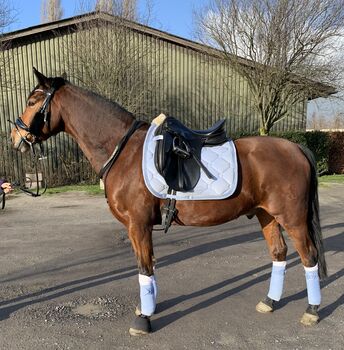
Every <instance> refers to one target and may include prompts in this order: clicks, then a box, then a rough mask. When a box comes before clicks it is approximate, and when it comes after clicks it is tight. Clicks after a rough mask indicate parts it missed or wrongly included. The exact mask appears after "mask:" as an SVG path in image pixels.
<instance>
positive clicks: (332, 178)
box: [319, 174, 344, 184]
mask: <svg viewBox="0 0 344 350" xmlns="http://www.w3.org/2000/svg"><path fill="white" fill-rule="evenodd" d="M319 183H320V184H321V183H335V184H344V174H343V175H342V174H337V175H324V176H320V177H319Z"/></svg>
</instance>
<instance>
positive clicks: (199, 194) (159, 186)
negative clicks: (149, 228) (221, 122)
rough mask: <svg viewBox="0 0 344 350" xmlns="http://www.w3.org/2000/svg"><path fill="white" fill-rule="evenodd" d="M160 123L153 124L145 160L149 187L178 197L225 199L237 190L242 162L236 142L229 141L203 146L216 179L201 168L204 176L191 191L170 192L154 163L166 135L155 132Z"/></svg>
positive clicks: (156, 193)
mask: <svg viewBox="0 0 344 350" xmlns="http://www.w3.org/2000/svg"><path fill="white" fill-rule="evenodd" d="M157 127H158V126H157V125H155V124H152V125H151V126H150V128H149V130H148V132H147V135H146V139H145V143H144V146H143V160H142V171H143V177H144V180H145V183H146V186H147V188H148V189H149V191H150V192H151V193H152V194H153V195H154V196H156V197H158V198H174V199H178V200H207V199H224V198H227V197H229V196H231V195H232V194H233V193H234V191H235V189H236V186H237V181H238V165H237V157H236V149H235V145H234V142H233V141H228V142H226V143H225V144H223V145H221V146H212V147H203V148H202V154H201V159H202V163H203V164H204V165H205V167H206V168H207V169H208V170H209V171H210V172H211V174H213V175H214V176H215V178H216V179H215V180H213V179H209V178H208V177H207V175H206V174H205V173H204V172H203V170H202V169H201V177H200V180H199V181H198V183H197V185H196V187H195V188H194V189H193V190H192V191H191V192H177V193H176V195H172V194H168V193H167V190H168V185H167V184H166V182H165V180H164V178H163V177H162V176H161V175H160V174H159V173H158V172H157V170H156V167H155V163H154V152H155V147H156V142H157V140H159V139H161V137H162V136H157V137H155V136H154V134H155V130H156V129H157Z"/></svg>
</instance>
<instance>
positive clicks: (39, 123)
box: [8, 83, 56, 197]
mask: <svg viewBox="0 0 344 350" xmlns="http://www.w3.org/2000/svg"><path fill="white" fill-rule="evenodd" d="M55 91H56V88H55V87H54V83H53V84H52V87H51V88H50V89H49V90H42V89H35V90H34V91H33V93H34V92H43V93H44V94H45V99H44V101H43V103H42V106H41V108H40V109H39V111H38V112H36V114H35V115H34V117H33V119H32V121H31V124H30V125H27V124H26V123H25V122H24V121H23V119H22V118H21V117H18V118H17V119H16V121H15V122H12V121H11V120H8V121H9V122H10V123H11V124H13V125H14V127H15V128H16V131H17V133H18V135H19V136H20V143H21V142H25V143H26V144H27V145H28V146H29V147H30V150H31V154H32V161H33V162H32V167H33V168H35V175H36V186H37V187H36V191H35V192H33V191H30V190H29V189H28V188H27V187H25V186H20V187H19V188H20V189H21V190H22V191H23V192H25V193H26V194H28V195H31V196H33V197H39V196H41V195H42V194H44V193H45V191H46V190H47V183H46V181H44V185H43V188H42V190H41V191H40V187H39V182H40V181H39V173H38V163H39V162H40V161H42V169H43V173H45V172H46V171H45V166H44V162H43V160H44V159H46V158H47V157H46V156H45V155H44V148H43V144H42V139H41V136H39V134H38V132H39V130H41V129H42V127H44V125H46V126H47V128H48V130H49V131H50V110H49V106H50V102H51V100H52V98H53V96H54V93H55ZM21 130H24V131H26V132H27V134H26V135H23V134H22V133H21ZM36 144H37V145H39V150H40V152H39V153H37V152H36V150H35V145H36ZM43 178H45V177H44V176H43ZM31 181H32V180H31Z"/></svg>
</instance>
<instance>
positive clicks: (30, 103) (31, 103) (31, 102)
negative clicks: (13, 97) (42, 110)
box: [27, 101, 35, 107]
mask: <svg viewBox="0 0 344 350" xmlns="http://www.w3.org/2000/svg"><path fill="white" fill-rule="evenodd" d="M27 104H28V106H30V107H32V106H34V105H35V102H33V101H29V102H28V103H27Z"/></svg>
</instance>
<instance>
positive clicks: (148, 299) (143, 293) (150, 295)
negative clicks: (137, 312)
mask: <svg viewBox="0 0 344 350" xmlns="http://www.w3.org/2000/svg"><path fill="white" fill-rule="evenodd" d="M139 284H140V300H141V313H142V314H143V315H145V316H151V315H153V313H154V311H155V306H156V296H157V293H158V288H157V284H156V281H155V278H154V275H152V276H145V275H141V274H139Z"/></svg>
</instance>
